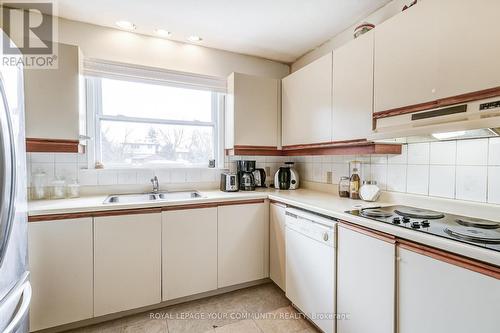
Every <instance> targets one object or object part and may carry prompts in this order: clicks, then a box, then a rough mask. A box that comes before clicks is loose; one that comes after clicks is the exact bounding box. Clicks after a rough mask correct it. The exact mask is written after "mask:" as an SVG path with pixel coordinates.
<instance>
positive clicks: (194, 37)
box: [188, 35, 203, 43]
mask: <svg viewBox="0 0 500 333" xmlns="http://www.w3.org/2000/svg"><path fill="white" fill-rule="evenodd" d="M188 40H189V41H190V42H193V43H196V42H201V41H202V40H203V38H201V37H200V36H196V35H193V36H189V38H188Z"/></svg>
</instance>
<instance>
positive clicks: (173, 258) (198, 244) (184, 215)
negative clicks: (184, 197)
mask: <svg viewBox="0 0 500 333" xmlns="http://www.w3.org/2000/svg"><path fill="white" fill-rule="evenodd" d="M162 235H163V242H162V261H163V265H162V271H163V274H162V276H163V279H162V280H163V281H162V284H163V288H162V289H163V296H162V300H163V301H167V300H171V299H175V298H179V297H184V296H189V295H194V294H198V293H202V292H206V291H210V290H214V289H217V207H213V208H199V209H184V210H173V211H166V212H163V213H162Z"/></svg>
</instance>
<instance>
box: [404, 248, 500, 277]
mask: <svg viewBox="0 0 500 333" xmlns="http://www.w3.org/2000/svg"><path fill="white" fill-rule="evenodd" d="M397 246H398V247H400V248H402V249H405V250H408V251H412V252H415V253H418V254H421V255H424V256H427V257H430V258H433V259H436V260H439V261H443V262H446V263H448V264H451V265H454V266H458V267H462V268H465V269H468V270H471V271H473V272H476V273H480V274H483V275H487V276H490V277H492V278H495V279H497V280H500V267H498V266H495V265H493V264H489V263H485V262H482V261H479V260H475V259H471V258H467V257H464V256H461V255H459V254H455V253H451V252H448V251H445V250H440V249H436V248H434V247H431V246H428V245H423V244H419V243H415V242H413V241H407V240H404V239H398V240H397Z"/></svg>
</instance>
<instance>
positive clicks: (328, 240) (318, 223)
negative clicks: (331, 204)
mask: <svg viewBox="0 0 500 333" xmlns="http://www.w3.org/2000/svg"><path fill="white" fill-rule="evenodd" d="M314 217H315V216H313V217H312V218H310V216H307V218H305V217H303V216H301V215H297V214H294V212H288V211H287V214H286V227H287V228H289V229H291V230H294V231H296V232H299V233H301V234H302V235H304V236H306V237H309V238H311V239H313V240H315V241H318V242H321V243H324V244H326V245H329V246H335V226H336V221H333V220H327V221H324V220H319V219H324V218H323V217H321V216H318V218H319V219H316V220H315V219H314ZM325 222H328V225H327V224H325Z"/></svg>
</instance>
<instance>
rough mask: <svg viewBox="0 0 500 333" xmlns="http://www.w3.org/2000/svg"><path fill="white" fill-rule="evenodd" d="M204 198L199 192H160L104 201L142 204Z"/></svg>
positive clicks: (125, 195)
mask: <svg viewBox="0 0 500 333" xmlns="http://www.w3.org/2000/svg"><path fill="white" fill-rule="evenodd" d="M196 198H203V196H202V195H201V194H200V192H198V191H178V192H159V193H141V194H113V195H110V196H108V197H107V198H106V200H104V203H105V204H112V203H141V202H151V201H179V200H189V199H196Z"/></svg>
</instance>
